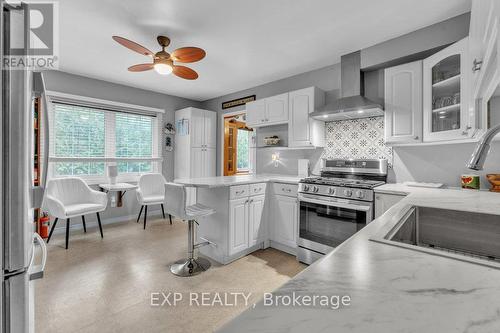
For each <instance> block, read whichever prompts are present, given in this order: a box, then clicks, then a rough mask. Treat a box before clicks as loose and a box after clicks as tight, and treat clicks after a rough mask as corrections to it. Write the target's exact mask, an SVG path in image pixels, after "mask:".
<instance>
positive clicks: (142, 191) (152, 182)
mask: <svg viewBox="0 0 500 333" xmlns="http://www.w3.org/2000/svg"><path fill="white" fill-rule="evenodd" d="M165 183H166V180H165V178H164V177H163V175H162V174H161V173H148V174H145V175H142V176H141V178H139V184H138V185H139V186H138V188H137V190H136V193H137V200H138V201H139V204H140V205H141V210H140V211H139V216H137V223H139V219H140V218H141V214H142V210H143V209H144V229H146V219H147V216H148V206H150V205H161V213H162V214H163V218H165V209H164V208H163V202H164V201H165ZM169 218H170V224H172V215H170V216H169Z"/></svg>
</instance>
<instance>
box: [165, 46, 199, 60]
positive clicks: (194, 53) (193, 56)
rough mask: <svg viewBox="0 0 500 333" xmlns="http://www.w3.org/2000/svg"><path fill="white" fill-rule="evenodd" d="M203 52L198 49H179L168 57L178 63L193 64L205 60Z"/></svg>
mask: <svg viewBox="0 0 500 333" xmlns="http://www.w3.org/2000/svg"><path fill="white" fill-rule="evenodd" d="M205 55H206V53H205V51H204V50H203V49H200V48H199V47H181V48H180V49H177V50H175V51H174V52H172V54H171V55H170V57H171V59H172V60H174V61H178V62H195V61H199V60H201V59H203V58H205Z"/></svg>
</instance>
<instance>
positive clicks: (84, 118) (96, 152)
mask: <svg viewBox="0 0 500 333" xmlns="http://www.w3.org/2000/svg"><path fill="white" fill-rule="evenodd" d="M54 125H55V126H54V148H55V149H54V156H56V157H78V158H82V157H88V158H90V157H104V156H105V155H104V154H105V117H104V111H100V110H92V109H89V108H84V107H75V106H70V105H65V104H56V107H55V112H54ZM54 168H55V170H54V173H55V175H57V176H67V175H102V174H104V163H103V162H91V161H88V162H58V163H55V166H54Z"/></svg>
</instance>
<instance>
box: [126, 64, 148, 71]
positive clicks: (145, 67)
mask: <svg viewBox="0 0 500 333" xmlns="http://www.w3.org/2000/svg"><path fill="white" fill-rule="evenodd" d="M153 66H154V64H138V65H134V66H130V67H129V68H128V70H129V71H131V72H144V71H149V70H150V69H153Z"/></svg>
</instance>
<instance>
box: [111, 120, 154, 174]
mask: <svg viewBox="0 0 500 333" xmlns="http://www.w3.org/2000/svg"><path fill="white" fill-rule="evenodd" d="M152 138H153V118H151V117H148V116H140V115H133V114H120V113H118V114H116V116H115V140H116V143H115V144H116V157H152V156H153V140H152ZM118 172H120V173H127V172H151V162H118Z"/></svg>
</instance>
